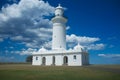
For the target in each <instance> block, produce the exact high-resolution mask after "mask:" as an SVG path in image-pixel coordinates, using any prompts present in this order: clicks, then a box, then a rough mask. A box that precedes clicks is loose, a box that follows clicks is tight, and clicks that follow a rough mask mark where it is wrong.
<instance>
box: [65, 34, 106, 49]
mask: <svg viewBox="0 0 120 80" xmlns="http://www.w3.org/2000/svg"><path fill="white" fill-rule="evenodd" d="M66 40H67V44H68V47H71V48H73V46H75V45H76V44H78V43H80V44H81V45H82V46H84V47H85V48H86V49H87V50H100V49H104V47H105V44H103V43H99V44H96V43H95V42H97V41H100V38H96V37H86V36H76V35H75V34H71V35H67V36H66Z"/></svg>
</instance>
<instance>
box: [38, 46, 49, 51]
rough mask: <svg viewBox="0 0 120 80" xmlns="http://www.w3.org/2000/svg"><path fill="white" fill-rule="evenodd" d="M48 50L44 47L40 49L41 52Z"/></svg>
mask: <svg viewBox="0 0 120 80" xmlns="http://www.w3.org/2000/svg"><path fill="white" fill-rule="evenodd" d="M45 51H47V50H46V49H45V48H44V47H42V48H41V49H39V52H45Z"/></svg>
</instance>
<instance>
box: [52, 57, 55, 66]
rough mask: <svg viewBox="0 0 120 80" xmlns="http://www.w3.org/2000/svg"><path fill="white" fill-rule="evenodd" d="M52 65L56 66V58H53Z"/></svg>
mask: <svg viewBox="0 0 120 80" xmlns="http://www.w3.org/2000/svg"><path fill="white" fill-rule="evenodd" d="M52 64H53V65H55V56H53V59H52Z"/></svg>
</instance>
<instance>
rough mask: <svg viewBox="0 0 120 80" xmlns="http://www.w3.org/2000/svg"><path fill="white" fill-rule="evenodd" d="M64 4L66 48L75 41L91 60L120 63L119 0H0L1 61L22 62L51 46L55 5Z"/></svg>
mask: <svg viewBox="0 0 120 80" xmlns="http://www.w3.org/2000/svg"><path fill="white" fill-rule="evenodd" d="M59 3H60V4H61V5H62V6H63V7H65V8H66V10H65V14H64V15H65V16H66V17H67V18H68V23H67V44H68V49H69V48H73V47H74V46H75V45H76V44H77V43H78V42H79V43H80V44H81V45H83V46H84V47H85V48H86V49H87V50H88V52H89V54H90V63H91V64H120V45H119V44H120V5H119V4H120V1H119V0H44V1H42V2H40V1H38V0H20V1H19V0H0V19H1V20H0V62H24V61H25V58H26V56H27V55H29V54H31V52H32V51H36V50H38V49H39V48H41V47H42V46H44V47H45V48H47V49H50V48H51V36H52V26H51V25H52V23H51V21H50V19H51V18H52V17H53V16H54V9H55V7H56V6H57V5H58V4H59Z"/></svg>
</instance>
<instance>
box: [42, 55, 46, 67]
mask: <svg viewBox="0 0 120 80" xmlns="http://www.w3.org/2000/svg"><path fill="white" fill-rule="evenodd" d="M45 63H46V58H45V57H43V58H42V65H45Z"/></svg>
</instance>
